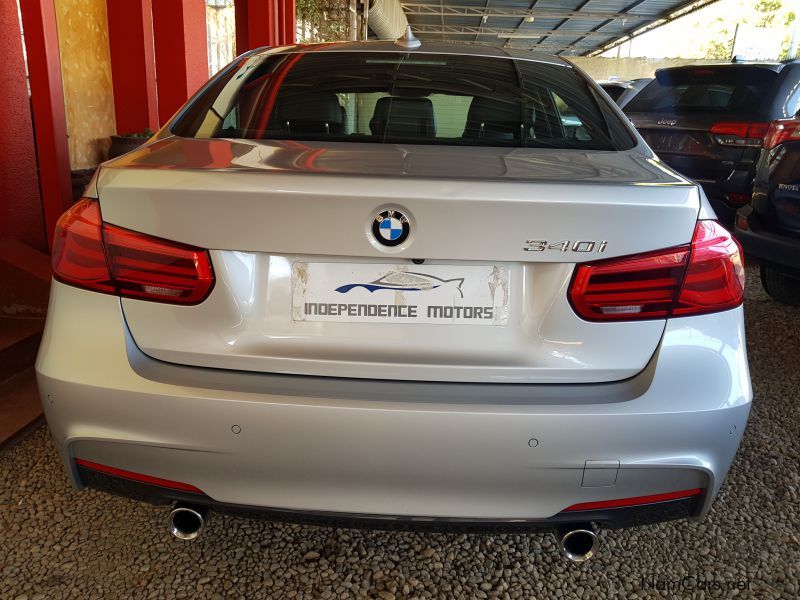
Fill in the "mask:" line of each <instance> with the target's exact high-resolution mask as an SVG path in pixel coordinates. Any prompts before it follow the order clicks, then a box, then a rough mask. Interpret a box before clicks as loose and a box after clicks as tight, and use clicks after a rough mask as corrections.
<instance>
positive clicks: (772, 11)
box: [754, 0, 783, 27]
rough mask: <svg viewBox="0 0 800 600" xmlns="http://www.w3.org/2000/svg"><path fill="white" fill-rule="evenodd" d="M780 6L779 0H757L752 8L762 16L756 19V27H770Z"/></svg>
mask: <svg viewBox="0 0 800 600" xmlns="http://www.w3.org/2000/svg"><path fill="white" fill-rule="evenodd" d="M782 6H783V4H782V3H781V0H758V2H757V3H756V5H755V6H754V8H755V9H756V10H757V11H758V12H759V13H761V14H762V15H763V16H761V17H759V18H758V19H757V20H756V27H770V26H771V25H772V22H773V21H774V20H775V17H776V16H777V15H776V13H777V12H778V11H779V10H780V9H781V8H782Z"/></svg>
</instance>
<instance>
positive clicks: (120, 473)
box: [75, 458, 203, 494]
mask: <svg viewBox="0 0 800 600" xmlns="http://www.w3.org/2000/svg"><path fill="white" fill-rule="evenodd" d="M75 464H76V465H78V466H79V467H84V468H86V469H92V470H93V471H99V472H100V473H105V474H107V475H113V476H114V477H122V478H123V479H130V480H131V481H139V482H141V483H149V484H150V485H157V486H160V487H165V488H170V489H173V490H180V491H181V492H190V493H192V494H202V493H203V490H201V489H199V488H196V487H194V486H193V485H189V484H188V483H181V482H180V481H172V480H170V479H161V478H160V477H151V476H150V475H142V474H141V473H134V472H133V471H126V470H124V469H117V468H116V467H109V466H106V465H101V464H100V463H96V462H92V461H90V460H84V459H82V458H76V459H75Z"/></svg>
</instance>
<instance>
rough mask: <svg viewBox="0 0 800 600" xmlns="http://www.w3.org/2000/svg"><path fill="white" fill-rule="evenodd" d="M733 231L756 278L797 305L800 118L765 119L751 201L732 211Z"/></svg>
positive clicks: (799, 282)
mask: <svg viewBox="0 0 800 600" xmlns="http://www.w3.org/2000/svg"><path fill="white" fill-rule="evenodd" d="M735 233H736V237H737V238H739V240H740V242H741V243H742V246H743V247H744V249H745V252H746V253H747V254H748V255H749V256H750V257H752V258H754V259H756V260H758V261H759V262H760V263H761V266H760V269H761V283H762V285H763V286H764V289H765V290H766V292H767V293H768V294H769V295H770V296H772V297H773V298H774V299H775V300H778V301H779V302H783V303H784V304H790V305H793V306H800V119H798V118H797V117H795V118H794V119H783V120H778V121H773V122H772V123H771V124H770V128H769V131H768V133H767V137H766V139H765V142H764V150H763V152H762V153H761V158H760V160H759V162H758V169H757V171H756V177H755V183H754V189H753V200H752V203H751V204H750V205H748V206H745V207H744V208H742V209H740V210H739V212H738V214H737V217H736V230H735Z"/></svg>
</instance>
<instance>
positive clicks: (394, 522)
mask: <svg viewBox="0 0 800 600" xmlns="http://www.w3.org/2000/svg"><path fill="white" fill-rule="evenodd" d="M77 469H78V477H79V479H80V481H81V482H82V483H83V484H84V485H86V487H89V488H92V489H96V490H100V491H104V492H107V493H109V494H114V495H117V496H124V497H126V498H131V499H133V500H139V501H142V502H149V503H151V504H166V505H169V504H173V503H175V502H182V503H185V504H188V505H195V506H197V505H200V506H207V507H208V508H210V509H212V510H214V511H217V512H223V513H230V514H237V515H243V516H247V517H252V518H262V519H268V520H273V521H288V522H293V523H304V524H309V525H322V526H334V527H348V528H364V529H383V530H420V531H438V532H464V533H512V532H524V531H537V530H542V529H551V528H554V527H558V526H559V525H562V524H563V525H566V524H571V523H588V522H591V523H596V524H598V525H600V526H602V527H603V528H604V529H617V528H622V527H636V526H641V525H649V524H652V523H661V522H663V521H674V520H678V519H686V518H691V517H693V516H694V515H696V514H697V513H698V511H699V510H700V508H701V506H702V503H703V497H702V495H692V496H687V497H684V498H679V499H675V500H665V501H662V502H651V503H645V504H640V505H634V506H625V507H617V508H602V509H592V510H582V511H562V512H560V513H558V514H556V515H553V516H552V517H550V518H547V519H498V518H489V519H479V518H466V519H463V518H448V517H415V516H409V515H374V514H352V513H334V512H322V511H300V510H292V509H276V508H265V507H263V506H244V505H241V504H226V503H224V502H218V501H216V500H214V499H213V498H209V497H208V496H207V495H205V494H193V493H189V492H183V491H180V490H174V489H170V488H166V487H161V486H158V485H151V484H146V483H142V482H138V481H132V480H130V479H126V478H124V477H115V476H113V475H108V474H107V473H103V472H100V471H97V470H94V469H91V468H86V467H84V466H81V465H78V466H77Z"/></svg>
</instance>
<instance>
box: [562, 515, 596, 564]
mask: <svg viewBox="0 0 800 600" xmlns="http://www.w3.org/2000/svg"><path fill="white" fill-rule="evenodd" d="M558 537H559V547H560V548H561V553H562V554H563V555H564V556H566V557H567V558H568V559H569V560H571V561H573V562H583V561H586V560H589V559H590V558H592V557H593V556H594V555H595V550H596V547H597V533H596V529H595V527H594V525H592V524H591V523H581V524H573V525H568V526H564V527H559V528H558Z"/></svg>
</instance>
